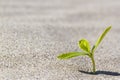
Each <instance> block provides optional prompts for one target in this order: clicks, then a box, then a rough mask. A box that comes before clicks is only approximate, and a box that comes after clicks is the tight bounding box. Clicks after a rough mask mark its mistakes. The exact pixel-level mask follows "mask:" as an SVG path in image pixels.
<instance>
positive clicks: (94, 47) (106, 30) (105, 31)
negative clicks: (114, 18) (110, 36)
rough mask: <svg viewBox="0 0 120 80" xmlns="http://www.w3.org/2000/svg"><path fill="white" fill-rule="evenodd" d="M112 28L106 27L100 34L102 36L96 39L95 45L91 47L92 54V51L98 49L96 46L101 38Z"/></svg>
mask: <svg viewBox="0 0 120 80" xmlns="http://www.w3.org/2000/svg"><path fill="white" fill-rule="evenodd" d="M111 28H112V26H109V27H107V28H106V29H105V30H104V32H103V33H102V35H101V36H100V37H99V38H98V40H97V42H96V44H95V45H94V46H93V48H92V51H93V52H94V50H95V49H96V48H97V47H98V45H99V44H100V42H101V41H102V40H103V38H104V37H105V35H106V34H107V33H108V32H109V31H110V29H111Z"/></svg>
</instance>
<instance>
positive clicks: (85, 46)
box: [58, 26, 111, 73]
mask: <svg viewBox="0 0 120 80" xmlns="http://www.w3.org/2000/svg"><path fill="white" fill-rule="evenodd" d="M110 29H111V26H109V27H107V28H106V29H105V30H104V32H103V33H102V35H101V36H100V37H99V38H98V40H97V42H96V43H95V45H94V46H93V47H92V48H91V47H90V44H89V42H88V41H87V40H86V39H81V40H80V41H79V42H78V45H79V48H80V49H82V52H68V53H63V54H61V55H59V56H58V58H59V59H64V60H65V59H70V58H73V57H77V56H88V57H89V58H90V59H91V61H92V65H93V73H95V72H96V65H95V60H94V52H95V50H96V48H97V47H98V46H99V44H100V42H101V41H102V40H103V38H104V37H105V35H106V34H107V33H108V32H109V30H110Z"/></svg>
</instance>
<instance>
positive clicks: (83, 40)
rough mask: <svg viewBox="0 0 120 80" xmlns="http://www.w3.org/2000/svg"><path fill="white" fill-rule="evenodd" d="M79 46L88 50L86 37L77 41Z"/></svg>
mask: <svg viewBox="0 0 120 80" xmlns="http://www.w3.org/2000/svg"><path fill="white" fill-rule="evenodd" d="M79 47H80V48H81V49H82V50H84V51H86V52H90V44H89V42H88V41H87V40H86V39H82V40H80V41H79Z"/></svg>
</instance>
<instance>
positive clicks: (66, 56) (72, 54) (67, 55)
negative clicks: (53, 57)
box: [57, 52, 88, 59]
mask: <svg viewBox="0 0 120 80" xmlns="http://www.w3.org/2000/svg"><path fill="white" fill-rule="evenodd" d="M83 55H88V53H85V52H68V53H63V54H61V55H59V56H58V57H57V58H59V59H70V58H73V57H77V56H83Z"/></svg>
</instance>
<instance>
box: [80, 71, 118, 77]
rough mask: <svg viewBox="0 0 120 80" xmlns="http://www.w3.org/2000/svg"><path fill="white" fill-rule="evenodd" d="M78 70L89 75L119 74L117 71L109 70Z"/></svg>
mask: <svg viewBox="0 0 120 80" xmlns="http://www.w3.org/2000/svg"><path fill="white" fill-rule="evenodd" d="M79 72H81V73H85V74H91V75H99V74H104V75H110V76H120V73H118V72H111V71H96V73H93V72H87V71H81V70H79Z"/></svg>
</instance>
